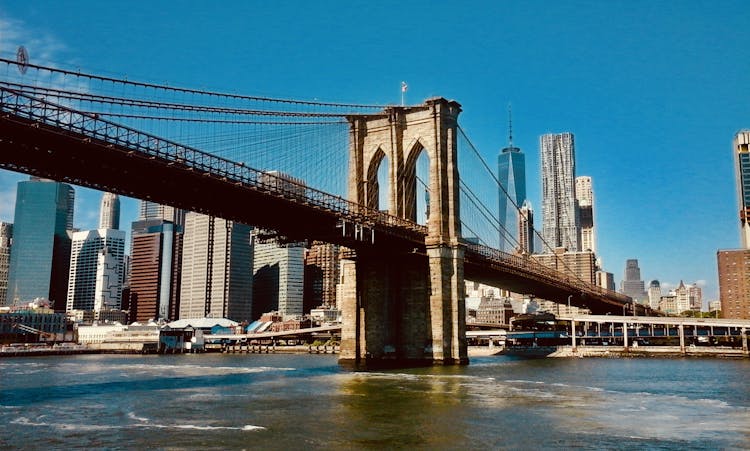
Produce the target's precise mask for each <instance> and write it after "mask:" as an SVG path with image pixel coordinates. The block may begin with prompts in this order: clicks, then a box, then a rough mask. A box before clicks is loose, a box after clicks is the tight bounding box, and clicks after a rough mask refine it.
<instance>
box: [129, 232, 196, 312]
mask: <svg viewBox="0 0 750 451" xmlns="http://www.w3.org/2000/svg"><path fill="white" fill-rule="evenodd" d="M132 231H133V235H132V242H131V249H130V256H131V259H130V280H129V287H130V290H129V296H130V297H129V300H128V310H130V320H131V321H138V322H147V321H149V320H156V319H160V318H164V319H168V320H175V319H178V316H179V302H180V266H181V263H182V236H183V235H182V229H181V228H179V227H177V226H175V225H174V224H173V223H172V222H169V221H165V220H163V219H142V220H139V221H135V222H133V224H132Z"/></svg>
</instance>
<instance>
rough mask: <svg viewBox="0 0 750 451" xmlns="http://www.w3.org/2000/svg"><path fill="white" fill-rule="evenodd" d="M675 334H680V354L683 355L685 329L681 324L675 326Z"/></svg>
mask: <svg viewBox="0 0 750 451" xmlns="http://www.w3.org/2000/svg"><path fill="white" fill-rule="evenodd" d="M677 333H678V334H680V352H681V353H683V354H685V328H684V327H683V326H682V324H680V325H679V326H677Z"/></svg>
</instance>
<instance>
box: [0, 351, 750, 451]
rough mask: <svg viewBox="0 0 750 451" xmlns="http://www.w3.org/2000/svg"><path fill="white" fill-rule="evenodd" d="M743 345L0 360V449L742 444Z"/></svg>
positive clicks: (747, 407) (746, 417)
mask: <svg viewBox="0 0 750 451" xmlns="http://www.w3.org/2000/svg"><path fill="white" fill-rule="evenodd" d="M748 376H750V360H718V359H717V360H712V359H657V358H653V359H544V360H520V359H514V358H511V357H505V356H493V357H481V358H473V359H472V363H471V365H469V366H466V367H449V368H442V367H435V368H420V369H410V370H392V371H382V372H351V371H347V370H345V369H342V368H340V367H339V366H338V365H337V363H336V356H331V355H327V356H324V355H283V354H276V355H267V354H263V355H258V354H250V355H238V354H234V355H222V354H203V355H176V356H121V355H82V356H64V357H32V358H5V359H1V360H0V449H71V448H86V449H92V448H95V449H102V448H106V449H165V450H177V449H201V450H203V449H284V450H295V449H327V450H328V449H333V450H335V449H461V450H466V449H639V450H640V449H666V450H670V449H674V450H685V449H738V448H739V449H743V448H744V449H750V378H749V377H748Z"/></svg>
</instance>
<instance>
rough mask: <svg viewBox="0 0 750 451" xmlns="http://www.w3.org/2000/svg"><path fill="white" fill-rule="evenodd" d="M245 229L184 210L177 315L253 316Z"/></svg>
mask: <svg viewBox="0 0 750 451" xmlns="http://www.w3.org/2000/svg"><path fill="white" fill-rule="evenodd" d="M250 232H251V228H250V227H249V226H247V225H244V224H240V223H237V222H233V221H228V220H226V219H222V218H216V217H213V216H207V215H203V214H200V213H194V212H188V213H187V214H186V215H185V235H184V240H183V251H182V278H181V282H180V319H184V318H203V317H207V316H212V317H214V318H219V317H223V318H229V319H231V320H233V321H237V322H241V321H250V320H251V319H253V318H251V315H252V294H253V278H252V270H253V248H252V241H251V236H250ZM300 300H301V295H300Z"/></svg>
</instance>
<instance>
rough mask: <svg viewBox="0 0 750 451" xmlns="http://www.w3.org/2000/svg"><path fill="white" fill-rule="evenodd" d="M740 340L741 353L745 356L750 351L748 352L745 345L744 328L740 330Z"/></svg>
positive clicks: (745, 334) (745, 335)
mask: <svg viewBox="0 0 750 451" xmlns="http://www.w3.org/2000/svg"><path fill="white" fill-rule="evenodd" d="M740 340H742V353H743V354H745V355H748V354H750V351H748V344H747V329H745V328H744V327H743V328H742V331H741V332H740Z"/></svg>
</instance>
